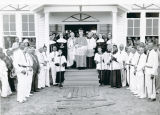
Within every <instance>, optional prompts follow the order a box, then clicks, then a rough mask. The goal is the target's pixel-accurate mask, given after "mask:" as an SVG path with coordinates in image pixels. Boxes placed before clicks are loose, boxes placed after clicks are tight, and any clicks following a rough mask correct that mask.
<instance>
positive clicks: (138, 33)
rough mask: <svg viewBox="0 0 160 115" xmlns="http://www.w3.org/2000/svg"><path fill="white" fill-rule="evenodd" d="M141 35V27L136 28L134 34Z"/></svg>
mask: <svg viewBox="0 0 160 115" xmlns="http://www.w3.org/2000/svg"><path fill="white" fill-rule="evenodd" d="M139 35H140V29H139V28H134V36H139Z"/></svg>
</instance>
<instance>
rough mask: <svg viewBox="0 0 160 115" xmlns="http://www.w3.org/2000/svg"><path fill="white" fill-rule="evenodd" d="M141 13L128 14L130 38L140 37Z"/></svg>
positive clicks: (128, 33)
mask: <svg viewBox="0 0 160 115" xmlns="http://www.w3.org/2000/svg"><path fill="white" fill-rule="evenodd" d="M140 17H141V15H140V13H127V18H128V29H127V35H128V36H129V37H139V36H140Z"/></svg>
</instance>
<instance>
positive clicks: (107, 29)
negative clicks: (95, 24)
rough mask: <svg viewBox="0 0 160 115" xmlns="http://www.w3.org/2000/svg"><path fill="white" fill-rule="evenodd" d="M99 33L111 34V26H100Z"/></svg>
mask: <svg viewBox="0 0 160 115" xmlns="http://www.w3.org/2000/svg"><path fill="white" fill-rule="evenodd" d="M100 33H101V34H106V35H107V34H108V33H112V24H100Z"/></svg>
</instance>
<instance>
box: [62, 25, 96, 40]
mask: <svg viewBox="0 0 160 115" xmlns="http://www.w3.org/2000/svg"><path fill="white" fill-rule="evenodd" d="M80 28H81V29H83V30H84V35H86V34H87V33H88V32H89V31H92V32H93V33H96V32H97V24H79V25H78V24H74V25H65V32H66V33H68V32H71V31H72V32H74V33H75V36H76V37H77V36H78V30H79V29H80Z"/></svg>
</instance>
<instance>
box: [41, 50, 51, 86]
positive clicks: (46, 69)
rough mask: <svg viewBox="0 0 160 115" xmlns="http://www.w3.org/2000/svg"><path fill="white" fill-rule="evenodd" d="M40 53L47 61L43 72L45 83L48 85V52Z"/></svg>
mask: <svg viewBox="0 0 160 115" xmlns="http://www.w3.org/2000/svg"><path fill="white" fill-rule="evenodd" d="M42 55H43V57H44V61H45V62H47V66H46V67H45V70H44V71H45V72H44V74H45V85H46V86H48V87H50V81H49V67H50V65H49V56H48V54H47V53H46V52H43V53H42Z"/></svg>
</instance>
